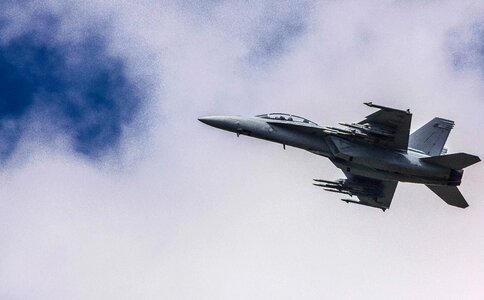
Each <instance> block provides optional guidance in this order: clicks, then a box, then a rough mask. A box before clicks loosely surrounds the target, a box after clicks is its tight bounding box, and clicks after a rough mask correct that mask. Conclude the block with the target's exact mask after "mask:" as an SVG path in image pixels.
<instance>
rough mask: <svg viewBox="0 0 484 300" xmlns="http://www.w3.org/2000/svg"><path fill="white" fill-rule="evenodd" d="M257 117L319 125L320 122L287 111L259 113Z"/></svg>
mask: <svg viewBox="0 0 484 300" xmlns="http://www.w3.org/2000/svg"><path fill="white" fill-rule="evenodd" d="M256 117H259V118H263V119H273V120H281V121H289V122H299V123H306V124H310V125H314V126H319V125H318V124H316V123H314V122H312V121H310V120H308V119H306V118H303V117H299V116H296V115H290V114H285V113H270V114H264V115H257V116H256Z"/></svg>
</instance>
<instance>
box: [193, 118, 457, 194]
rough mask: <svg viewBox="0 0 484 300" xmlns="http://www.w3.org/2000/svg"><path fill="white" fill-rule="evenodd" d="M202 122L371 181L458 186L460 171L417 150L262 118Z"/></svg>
mask: <svg viewBox="0 0 484 300" xmlns="http://www.w3.org/2000/svg"><path fill="white" fill-rule="evenodd" d="M199 120H200V121H201V122H203V123H205V124H207V125H210V126H213V127H216V128H219V129H223V130H227V131H231V132H234V133H236V134H237V135H247V136H251V137H254V138H258V139H263V140H267V141H271V142H275V143H280V144H283V145H284V146H286V145H288V146H292V147H296V148H301V149H304V150H307V151H310V152H312V153H314V154H317V155H321V156H324V157H327V158H329V159H330V160H331V161H332V162H333V163H334V164H335V165H336V166H337V167H338V168H340V169H341V170H342V171H343V172H345V173H351V174H353V175H358V176H364V177H369V178H374V179H378V180H392V181H403V182H413V183H422V184H431V185H459V184H460V183H461V178H462V170H458V171H456V170H452V169H449V168H446V167H442V166H438V165H434V164H429V163H426V162H425V161H422V160H421V158H425V157H429V156H428V155H425V154H423V153H420V152H419V151H418V150H412V149H408V150H407V151H404V150H402V151H395V150H392V149H387V148H384V147H379V146H375V145H371V144H365V143H358V142H355V141H351V140H350V139H345V138H344V137H341V136H337V135H331V134H328V133H325V131H324V130H325V128H323V127H321V126H319V125H316V124H314V123H312V122H294V121H290V120H287V119H281V120H277V119H266V118H263V117H257V116H256V117H240V116H211V117H202V118H200V119H199Z"/></svg>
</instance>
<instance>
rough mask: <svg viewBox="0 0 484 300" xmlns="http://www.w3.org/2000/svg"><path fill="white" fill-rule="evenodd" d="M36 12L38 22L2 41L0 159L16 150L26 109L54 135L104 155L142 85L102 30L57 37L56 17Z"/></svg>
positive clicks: (137, 104)
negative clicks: (112, 49) (81, 35)
mask: <svg viewBox="0 0 484 300" xmlns="http://www.w3.org/2000/svg"><path fill="white" fill-rule="evenodd" d="M37 18H38V19H39V20H37V22H38V23H40V24H41V25H42V26H36V28H32V29H31V30H29V31H26V32H23V33H21V34H20V35H18V36H16V37H14V38H12V39H10V40H9V41H8V42H7V43H5V44H1V45H0V143H1V144H2V146H1V147H0V160H1V161H5V160H7V159H8V158H9V157H10V156H11V154H12V153H13V151H14V150H15V147H16V145H17V143H18V141H19V139H20V138H21V136H22V133H23V131H24V130H25V128H26V127H27V125H28V124H25V122H26V120H27V117H30V118H32V117H33V118H38V119H40V120H41V121H42V122H41V123H48V124H49V125H54V126H49V128H56V130H58V131H57V132H52V135H55V134H58V133H63V134H66V135H67V136H68V137H69V139H70V140H71V142H72V148H73V149H74V151H76V152H78V153H80V154H83V155H85V156H87V157H90V158H98V157H102V156H103V155H104V154H106V153H107V152H109V151H110V150H112V149H114V148H116V147H117V146H118V145H119V142H120V139H121V134H122V130H123V126H125V125H128V124H130V123H131V121H133V119H134V118H135V117H136V114H137V112H138V110H139V108H140V105H141V99H142V96H141V93H140V91H139V89H138V88H137V87H136V85H135V84H134V83H133V82H132V81H131V80H130V78H129V77H128V76H127V73H126V67H125V64H124V62H123V60H122V59H121V58H120V57H114V56H112V55H109V54H108V53H107V51H106V42H107V41H106V38H105V36H104V35H103V34H102V33H98V32H94V31H91V32H89V33H87V34H86V36H85V37H84V38H83V39H81V41H76V42H66V41H62V42H61V41H59V40H58V39H56V34H57V32H58V29H59V22H58V21H59V19H58V18H57V17H54V16H52V15H46V16H41V17H37ZM37 22H36V23H37ZM8 24H9V23H8V22H0V26H2V27H5V26H9V25H8ZM3 29H4V28H0V31H2V32H3Z"/></svg>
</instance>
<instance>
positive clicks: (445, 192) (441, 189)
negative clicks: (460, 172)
mask: <svg viewBox="0 0 484 300" xmlns="http://www.w3.org/2000/svg"><path fill="white" fill-rule="evenodd" d="M427 187H428V188H429V189H430V190H432V192H434V193H436V194H437V196H439V197H440V198H442V200H444V201H445V202H446V203H447V204H449V205H452V206H457V207H460V208H466V207H467V206H469V204H467V201H466V199H464V196H462V194H461V193H460V191H459V189H458V188H457V187H456V186H445V185H427Z"/></svg>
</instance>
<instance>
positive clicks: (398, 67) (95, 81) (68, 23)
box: [0, 0, 484, 299]
mask: <svg viewBox="0 0 484 300" xmlns="http://www.w3.org/2000/svg"><path fill="white" fill-rule="evenodd" d="M3 3H6V2H2V5H4V7H6V9H5V10H3V13H0V15H2V16H4V18H3V20H5V22H1V23H2V26H3V27H2V30H1V36H2V39H0V49H10V50H9V51H7V50H3V52H2V51H0V53H3V54H2V55H6V54H7V53H9V54H10V56H9V57H14V58H15V64H14V63H13V62H12V61H13V60H10V59H4V61H5V63H4V65H5V66H6V67H9V68H11V69H12V70H14V71H15V72H16V73H15V72H14V73H11V74H10V75H9V76H11V77H12V78H14V79H15V78H19V79H15V82H19V83H22V84H23V83H24V82H25V85H26V86H27V87H28V88H29V89H32V90H34V91H35V92H32V93H30V92H29V93H27V95H28V96H32V95H33V96H32V97H31V98H29V97H26V98H24V99H27V100H28V99H31V100H28V101H27V100H26V101H27V102H26V104H23V105H17V104H16V103H17V102H9V103H10V104H9V105H10V106H8V107H10V108H9V109H8V110H9V111H10V112H11V113H10V116H9V117H6V116H3V115H2V116H1V117H0V119H2V120H3V121H4V125H3V126H4V127H3V128H11V129H10V130H6V129H5V130H4V131H3V134H5V138H6V139H7V138H8V137H9V136H10V138H11V139H12V140H13V141H14V142H12V143H11V144H10V145H12V147H13V148H12V149H13V150H11V151H13V154H10V156H8V154H6V155H7V157H10V160H8V158H7V161H10V162H14V161H15V159H17V158H18V157H19V156H22V155H25V156H27V157H28V159H26V163H23V164H20V165H17V164H15V167H14V168H5V167H4V168H3V169H2V170H3V171H2V172H0V245H2V247H0V298H2V299H19V298H21V299H133V298H135V299H160V298H167V299H193V298H196V299H227V298H229V299H267V298H277V299H321V298H330V299H346V298H372V299H388V298H389V295H390V297H393V298H411V299H415V298H416V299H419V298H470V299H474V298H476V299H479V297H480V296H481V295H482V294H483V289H482V280H481V279H482V278H483V276H484V273H483V270H484V269H483V268H479V267H476V266H480V265H481V264H482V253H483V252H484V240H483V239H482V238H480V237H481V236H483V235H484V223H483V218H482V215H483V214H484V209H483V207H484V206H482V205H481V204H480V202H479V199H480V198H479V197H480V194H481V191H480V184H481V182H482V178H483V176H484V175H483V172H482V167H480V165H476V166H473V167H471V168H469V169H468V170H466V171H465V175H464V182H463V185H462V188H461V190H462V192H463V194H464V195H465V197H466V198H467V199H468V200H469V202H470V205H471V206H470V207H469V208H468V209H466V210H456V209H455V208H451V207H448V206H446V205H445V204H444V203H442V201H441V200H440V199H438V197H436V196H434V195H433V194H432V193H431V192H430V191H428V190H426V188H425V187H423V186H419V185H410V184H399V186H398V188H397V192H396V194H395V198H394V200H393V203H392V208H391V210H389V211H387V212H385V213H382V212H381V211H379V210H373V209H368V208H366V207H361V206H357V205H350V204H345V203H342V202H341V201H339V199H340V198H339V197H337V196H335V195H333V194H328V193H324V192H323V191H321V190H320V189H317V188H314V187H312V185H311V179H312V178H314V177H320V178H326V179H337V178H340V177H342V176H343V174H342V173H341V172H340V170H338V169H336V168H334V166H332V165H331V162H329V161H328V160H326V159H323V158H321V157H318V156H316V155H313V154H310V153H308V152H306V151H301V150H298V149H294V148H291V147H287V149H286V150H285V151H284V150H283V149H282V147H281V146H280V145H276V144H271V143H268V142H264V141H260V140H256V139H251V138H248V137H245V136H241V137H239V138H237V137H236V135H235V134H229V133H227V132H222V131H217V130H215V129H213V128H210V127H207V126H205V125H203V124H201V123H200V122H198V121H197V117H199V116H201V115H208V114H240V115H255V114H258V113H264V112H270V111H285V112H290V113H294V114H297V115H302V116H304V117H308V118H309V119H311V120H313V121H315V122H317V123H318V124H321V125H334V124H337V122H338V121H345V122H356V121H358V120H361V119H362V118H363V117H364V116H365V115H366V114H369V113H371V112H372V110H371V109H370V108H367V107H365V106H363V105H362V104H361V103H362V102H363V101H365V100H372V101H374V102H375V103H378V104H382V105H388V106H393V107H399V108H403V109H406V108H410V109H411V110H412V112H413V113H414V115H413V120H414V122H413V124H412V129H414V128H416V127H418V126H419V125H421V124H423V123H425V122H426V121H428V120H429V119H431V118H433V117H434V116H441V117H447V118H450V119H453V120H455V121H456V127H455V128H454V129H453V132H452V134H451V136H450V138H449V146H450V147H449V149H450V151H451V152H460V151H463V152H469V153H473V154H478V155H480V156H481V157H483V156H482V154H481V153H482V149H484V144H483V141H484V139H483V138H482V135H483V133H482V132H481V131H479V130H476V129H479V128H480V126H481V127H482V111H483V109H484V107H483V105H484V104H483V102H482V95H483V94H484V86H483V84H482V77H481V76H480V74H479V72H476V71H470V70H473V64H472V63H471V64H470V66H469V68H468V67H465V68H460V69H459V68H457V69H456V68H455V66H454V61H453V59H454V58H453V54H452V53H454V52H456V49H457V48H454V44H453V41H454V40H455V41H470V40H472V38H471V37H472V35H471V34H470V33H469V32H470V30H469V28H471V27H470V26H472V24H476V23H479V20H481V19H482V16H483V15H484V14H483V13H482V12H484V7H482V4H479V3H477V2H473V1H469V2H466V3H463V4H462V3H461V2H458V3H457V2H455V1H448V2H442V1H441V2H432V1H430V2H429V1H427V2H425V3H421V2H411V1H398V2H395V1H387V2H381V1H366V2H360V1H324V2H305V3H307V4H304V5H302V6H300V5H299V4H300V3H301V2H300V1H213V2H210V3H209V4H208V5H206V2H205V1H174V0H167V1H150V0H146V1H116V2H109V1H101V0H92V1H81V2H80V1H70V0H67V1H54V0H51V1H49V0H47V1H36V0H33V1H25V2H22V3H21V4H17V3H19V2H16V1H11V2H9V3H10V4H11V5H10V4H9V5H5V4H3ZM46 3H47V4H46ZM2 8H3V7H2ZM15 41H16V44H17V48H16V49H18V53H21V54H22V55H18V56H16V55H14V54H15V52H14V50H13V49H14V48H12V47H13V46H12V45H15V43H14V42H15ZM463 44H465V43H463ZM474 48H475V47H474ZM32 49H33V50H32ZM458 49H460V48H458ZM471 49H473V47H471ZM42 51H43V52H44V53H45V54H44V56H43V57H45V58H46V60H45V62H43V63H39V62H38V61H39V60H38V59H35V58H36V57H37V56H38V55H39V53H41V52H42ZM459 51H461V50H459ZM470 53H471V52H470ZM56 61H59V62H60V63H59V66H57V65H56V63H55V62H56ZM28 64H30V65H32V66H33V68H29V67H23V66H25V65H28ZM44 70H47V71H48V72H44ZM17 73H18V74H20V75H15V74H17ZM25 74H27V75H25ZM115 74H117V75H115ZM140 74H142V76H141V77H138V76H139V75H140ZM14 75H15V76H14ZM61 75H62V76H61ZM2 76H7V75H5V74H3V75H2ZM144 76H146V77H144ZM6 78H8V76H7V77H6ZM31 78H33V79H36V80H31ZM47 78H50V79H47ZM139 78H141V79H143V80H141V81H137V79H139ZM145 79H147V80H148V82H149V84H152V86H151V88H150V89H149V90H147V91H145V90H144V87H145V83H146V81H145ZM31 81H32V82H34V83H31ZM51 83H55V84H51ZM140 90H142V92H141V93H140ZM144 92H148V93H149V95H148V96H147V97H146V98H144V97H142V96H143V95H144V94H145V93H144ZM111 94H117V95H118V94H121V96H119V97H116V98H114V97H110V95H111ZM58 95H61V96H69V97H68V100H65V99H64V97H61V96H58ZM70 95H72V97H71V96H70ZM101 96H102V97H101ZM128 96H129V97H128ZM98 99H102V100H98ZM132 99H136V101H133V102H131V100H132ZM5 103H7V102H5ZM125 104H127V106H126V107H125V106H124V105H125ZM5 111H7V109H5ZM146 111H148V112H149V113H150V114H151V115H150V116H148V117H149V118H150V120H149V121H150V123H149V126H147V128H143V129H146V130H137V128H136V127H137V122H139V121H140V120H144V119H145V118H147V116H146ZM92 124H98V125H100V126H99V127H97V126H94V125H92ZM9 126H10V127H9ZM37 128H39V129H37ZM89 128H98V130H93V131H92V132H94V133H91V131H90V130H88V129H89ZM133 132H134V134H133V135H134V136H136V135H139V134H148V138H147V139H146V141H145V142H144V143H141V144H140V143H137V142H136V141H137V140H136V139H131V138H129V137H126V135H128V136H129V135H130V134H131V133H133ZM146 132H147V133H146ZM17 135H18V136H17ZM84 135H85V136H86V138H85V139H83V138H82V136H84ZM64 138H65V140H66V144H67V150H68V151H65V149H64V148H63V147H62V145H64V144H61V146H60V147H59V148H56V147H57V146H56V145H58V144H57V143H58V140H59V139H60V140H61V143H62V142H63V141H64V140H63V139H64ZM15 141H17V142H16V143H15ZM125 143H128V147H126V144H125ZM37 144H40V145H38V146H39V147H37ZM15 145H16V146H15ZM32 145H33V146H32ZM84 147H87V149H88V150H85V148H84ZM52 148H55V149H54V150H52ZM56 149H60V150H58V151H55V150H56ZM119 149H121V150H120V151H124V150H125V151H126V152H131V151H136V150H137V149H145V150H146V154H145V155H144V156H143V157H142V159H139V160H137V161H136V167H134V168H128V169H117V170H114V172H113V170H112V169H111V168H102V167H101V168H99V165H102V163H104V162H106V161H107V160H109V159H111V158H112V157H113V156H112V155H109V154H110V153H112V152H116V151H118V150H119ZM69 150H70V151H69ZM89 150H91V151H93V152H89ZM5 151H7V150H5ZM86 151H87V152H86ZM105 152H107V153H108V155H104V153H105ZM86 157H88V158H93V159H94V162H95V163H91V162H92V160H89V159H85V158H86ZM97 157H99V158H100V159H99V160H98V159H96V158H97ZM21 158H22V157H21ZM101 159H102V163H101V164H99V163H97V162H99V161H100V160H101ZM123 163H124V162H123V160H116V163H115V165H116V166H118V165H122V164H123ZM436 274H437V275H436ZM382 278H383V279H382ZM348 287H351V288H348Z"/></svg>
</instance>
